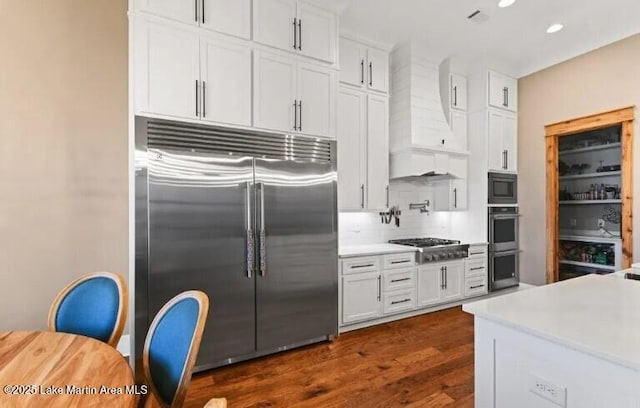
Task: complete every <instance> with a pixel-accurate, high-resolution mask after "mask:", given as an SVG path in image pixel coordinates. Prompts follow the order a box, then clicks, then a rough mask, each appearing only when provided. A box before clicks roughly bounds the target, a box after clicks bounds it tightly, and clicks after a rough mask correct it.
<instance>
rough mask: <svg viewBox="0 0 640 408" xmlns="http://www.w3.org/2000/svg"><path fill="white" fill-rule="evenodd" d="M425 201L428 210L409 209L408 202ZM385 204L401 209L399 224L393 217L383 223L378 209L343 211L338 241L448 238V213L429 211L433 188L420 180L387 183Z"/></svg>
mask: <svg viewBox="0 0 640 408" xmlns="http://www.w3.org/2000/svg"><path fill="white" fill-rule="evenodd" d="M426 200H428V201H429V203H430V204H431V206H430V207H429V212H428V213H421V212H420V210H410V209H409V204H410V203H424V202H425V201H426ZM389 203H390V205H391V206H399V207H400V211H401V212H402V214H401V216H400V227H396V225H395V222H394V220H392V221H391V223H390V224H383V223H382V222H381V217H380V215H379V213H378V212H355V213H350V212H344V213H340V214H339V218H338V231H339V243H340V245H342V246H347V245H366V244H380V243H386V242H387V241H389V240H390V239H399V238H415V237H438V238H454V237H451V236H450V234H451V215H450V213H447V212H433V211H432V210H431V208H433V187H432V186H430V185H428V184H426V183H425V182H424V181H422V180H416V181H401V182H398V181H394V182H392V183H391V185H390V186H389Z"/></svg>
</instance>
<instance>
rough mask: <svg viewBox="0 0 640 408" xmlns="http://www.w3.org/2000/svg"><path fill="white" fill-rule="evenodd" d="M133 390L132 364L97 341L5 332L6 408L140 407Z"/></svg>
mask: <svg viewBox="0 0 640 408" xmlns="http://www.w3.org/2000/svg"><path fill="white" fill-rule="evenodd" d="M133 384H134V380H133V374H132V373H131V368H130V367H129V364H128V363H127V361H126V360H125V359H124V358H123V357H122V355H121V354H120V353H119V352H118V351H117V350H116V349H114V348H113V347H111V346H109V345H107V344H105V343H102V342H100V341H98V340H95V339H92V338H89V337H84V336H77V335H74V334H66V333H55V332H50V331H32V332H24V331H22V332H21V331H14V332H0V387H1V388H2V390H0V406H2V407H26V406H34V407H35V406H37V407H40V406H42V407H65V408H66V407H135V405H136V402H137V399H138V397H137V395H135V390H134V389H133ZM137 391H138V392H139V391H140V390H139V389H138V390H137Z"/></svg>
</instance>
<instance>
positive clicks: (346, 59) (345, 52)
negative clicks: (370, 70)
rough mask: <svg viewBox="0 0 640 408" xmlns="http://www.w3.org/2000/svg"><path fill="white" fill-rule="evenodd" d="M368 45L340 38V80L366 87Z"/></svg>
mask: <svg viewBox="0 0 640 408" xmlns="http://www.w3.org/2000/svg"><path fill="white" fill-rule="evenodd" d="M366 62H367V47H366V46H365V45H363V44H360V43H359V42H356V41H352V40H349V39H347V38H340V82H343V83H345V84H349V85H354V86H359V87H364V86H365V79H366V76H367V74H366V73H365V65H366Z"/></svg>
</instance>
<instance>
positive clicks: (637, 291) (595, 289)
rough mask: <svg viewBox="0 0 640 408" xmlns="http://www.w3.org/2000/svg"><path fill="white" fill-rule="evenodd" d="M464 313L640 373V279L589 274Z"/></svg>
mask: <svg viewBox="0 0 640 408" xmlns="http://www.w3.org/2000/svg"><path fill="white" fill-rule="evenodd" d="M462 308H463V310H464V311H465V312H468V313H471V314H474V315H475V316H477V317H480V318H484V319H487V320H490V321H493V322H496V323H499V324H502V325H504V326H508V327H512V328H515V329H517V330H520V331H522V332H527V333H530V334H533V335H536V336H539V337H542V338H544V339H547V340H550V341H553V342H555V343H559V344H562V345H565V346H567V347H570V348H572V349H575V350H578V351H581V352H584V353H587V354H591V355H594V356H596V357H599V358H602V359H605V360H608V361H611V362H613V363H616V364H619V365H622V366H625V367H629V368H632V369H634V370H638V371H640V282H638V281H631V280H626V279H612V278H611V277H607V276H601V275H587V276H583V277H580V278H575V279H569V280H566V281H563V282H559V283H555V284H552V285H546V286H540V287H536V288H532V289H530V290H525V291H521V292H516V293H512V294H507V295H504V296H498V297H495V298H491V299H486V300H481V301H478V302H473V303H468V304H466V305H464V306H463V307H462Z"/></svg>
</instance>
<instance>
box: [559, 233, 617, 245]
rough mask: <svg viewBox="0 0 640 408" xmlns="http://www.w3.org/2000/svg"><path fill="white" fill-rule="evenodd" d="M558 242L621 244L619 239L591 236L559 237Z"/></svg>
mask: <svg viewBox="0 0 640 408" xmlns="http://www.w3.org/2000/svg"><path fill="white" fill-rule="evenodd" d="M558 240H559V241H571V242H593V243H596V244H611V245H616V244H620V243H621V242H622V238H620V237H598V236H595V235H594V236H591V235H560V236H559V237H558Z"/></svg>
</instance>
